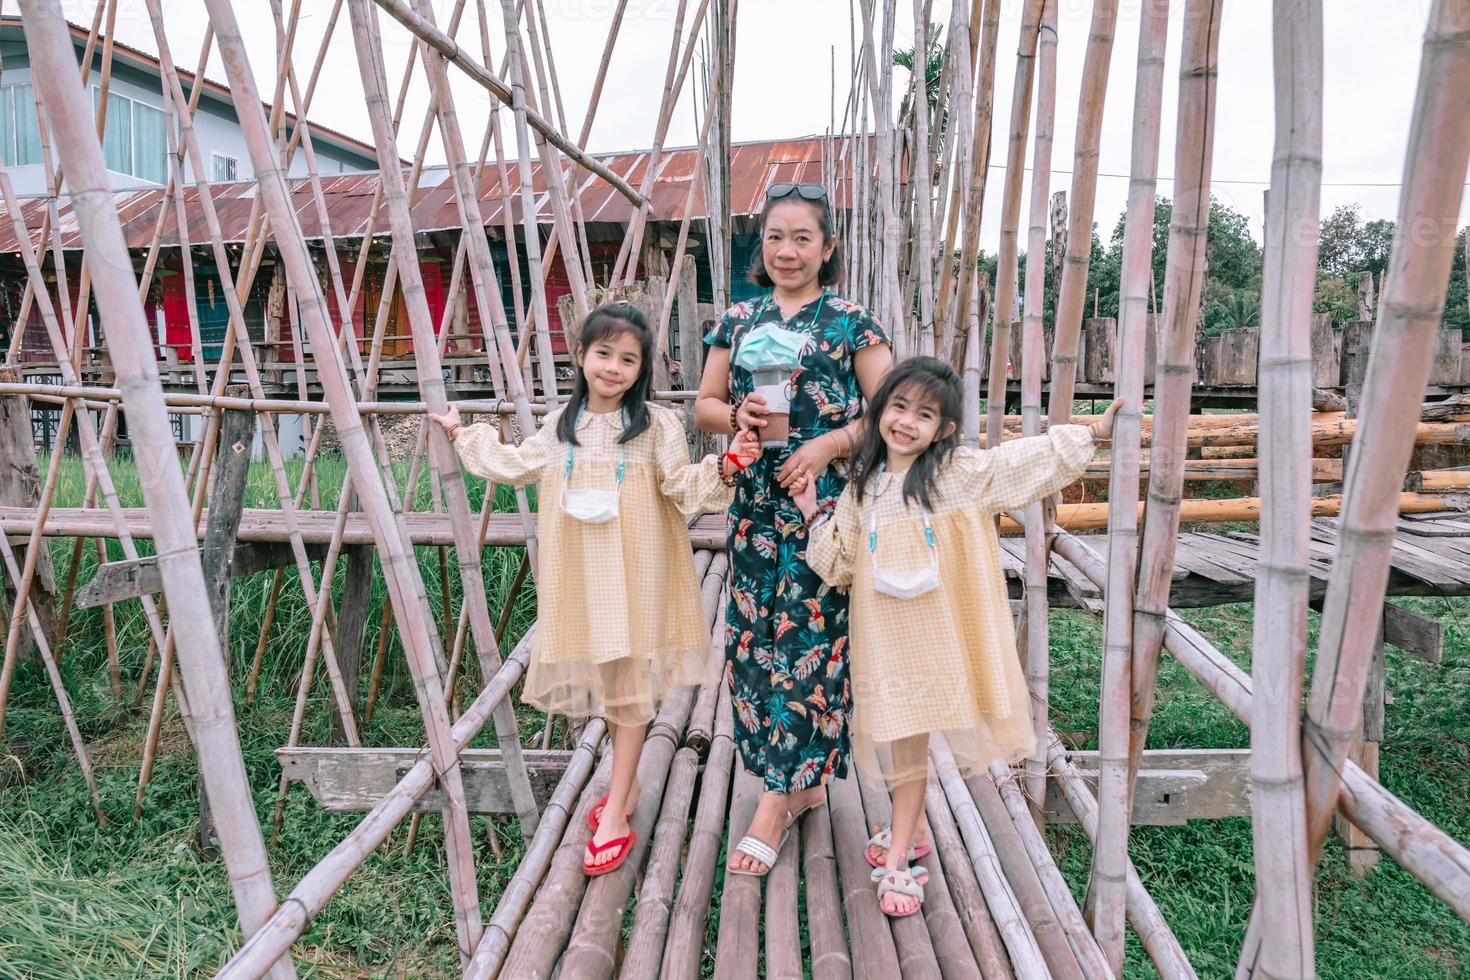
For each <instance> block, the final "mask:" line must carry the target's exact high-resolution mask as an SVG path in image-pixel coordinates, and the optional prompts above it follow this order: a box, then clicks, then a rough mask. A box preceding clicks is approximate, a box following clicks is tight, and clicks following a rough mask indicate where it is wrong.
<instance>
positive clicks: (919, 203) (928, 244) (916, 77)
mask: <svg viewBox="0 0 1470 980" xmlns="http://www.w3.org/2000/svg"><path fill="white" fill-rule="evenodd" d="M932 4H933V0H914V3H913V8H914V60H913V63H912V65H913V70H912V71H911V72H910V73H909V81H910V84H912V86H913V96H914V97H913V103H912V104H913V112H914V128H913V133H914V147H913V151H912V154H911V157H910V161H909V162H910V168H909V170H910V180H911V181H912V182H913V183H912V186H913V192H914V207H913V209H912V212H911V213H912V214H913V215H914V217H915V219H916V220H915V222H914V228H913V232H914V234H913V236H912V241H913V250H912V266H911V268H910V274H911V275H912V276H914V277H916V278H917V279H918V281H919V282H918V294H919V303H918V309H919V324H918V326H919V329H918V337H917V340H918V342H919V346H918V352H919V353H920V354H928V355H929V356H931V357H932V356H934V354H935V353H937V349H936V348H935V346H934V251H935V249H934V242H933V241H932V238H933V235H934V232H933V228H932V225H933V221H934V213H933V203H932V200H933V196H934V194H933V191H932V189H931V188H930V184H931V183H932V178H933V174H934V168H933V164H932V163H931V161H930V160H929V79H928V77H927V76H928V74H929V10H930V7H931V6H932ZM964 7H965V5H964V2H963V0H960V2H958V3H956V4H954V7H953V10H954V11H955V12H958V11H961V10H963V9H964ZM950 39H951V41H953V34H951V38H950ZM943 103H944V93H943V90H942V89H941V91H940V93H939V95H938V97H937V99H936V100H935V104H936V105H943ZM936 122H937V119H936ZM934 128H935V129H936V130H937V129H938V128H939V127H938V125H936V126H935V127H934ZM951 142H952V141H951ZM942 189H943V188H942V187H941V190H942ZM906 237H908V236H906ZM905 295H912V293H911V292H906V293H905ZM894 326H895V327H897V324H894Z"/></svg>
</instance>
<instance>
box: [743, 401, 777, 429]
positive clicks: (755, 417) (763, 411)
mask: <svg viewBox="0 0 1470 980" xmlns="http://www.w3.org/2000/svg"><path fill="white" fill-rule="evenodd" d="M770 414H771V410H770V409H769V408H767V407H766V399H765V398H764V396H762V395H758V394H755V393H754V392H752V393H751V394H749V395H746V396H745V398H744V400H742V401H741V402H740V408H739V409H738V410H736V412H735V424H736V426H737V427H739V428H741V429H764V428H765V427H766V416H767V415H770Z"/></svg>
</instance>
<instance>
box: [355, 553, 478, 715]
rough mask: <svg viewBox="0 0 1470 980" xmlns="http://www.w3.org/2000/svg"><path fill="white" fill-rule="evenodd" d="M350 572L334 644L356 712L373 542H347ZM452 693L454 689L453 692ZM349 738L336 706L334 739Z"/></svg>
mask: <svg viewBox="0 0 1470 980" xmlns="http://www.w3.org/2000/svg"><path fill="white" fill-rule="evenodd" d="M343 550H344V551H345V552H346V555H347V572H346V577H345V578H344V579H343V581H342V605H341V606H340V607H339V608H338V610H337V629H336V631H335V632H334V633H333V634H332V645H333V646H335V647H336V648H337V666H338V668H339V669H340V670H341V671H342V686H343V687H345V688H347V696H348V698H349V699H350V702H351V704H352V710H353V713H354V714H356V713H357V710H358V707H359V704H360V702H359V700H358V697H357V688H358V678H359V677H360V676H361V675H362V641H363V628H364V627H365V626H366V625H367V612H368V601H369V600H370V599H371V598H372V587H373V549H372V548H371V547H370V546H369V545H365V544H354V545H347V546H346V547H345V548H344V549H343ZM450 693H451V695H452V693H453V692H450ZM346 737H347V733H346V729H345V728H344V727H343V723H342V714H341V712H340V711H338V710H337V709H336V707H335V705H334V706H333V711H332V741H333V742H342V741H345V739H346Z"/></svg>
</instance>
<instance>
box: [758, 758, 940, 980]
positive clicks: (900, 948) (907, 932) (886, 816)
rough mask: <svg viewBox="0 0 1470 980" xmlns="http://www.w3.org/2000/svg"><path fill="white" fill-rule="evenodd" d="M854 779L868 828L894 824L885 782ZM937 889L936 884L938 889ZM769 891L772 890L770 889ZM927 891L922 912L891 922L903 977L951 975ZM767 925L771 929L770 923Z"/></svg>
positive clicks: (890, 801) (890, 800)
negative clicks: (940, 952)
mask: <svg viewBox="0 0 1470 980" xmlns="http://www.w3.org/2000/svg"><path fill="white" fill-rule="evenodd" d="M853 782H854V783H856V784H857V789H858V796H859V801H860V803H861V805H862V811H863V814H864V816H865V817H866V818H867V820H866V825H867V826H868V827H891V826H893V801H892V799H891V798H890V797H889V795H888V793H887V791H886V790H885V789H884V788H883V786H882V784H881V782H879V781H878V780H874V779H866V778H864V777H863V774H861V773H859V774H858V777H857V778H856V779H854V780H853ZM927 863H928V864H932V863H936V862H927ZM926 867H927V864H926ZM931 882H932V876H931ZM937 890H938V887H937V885H936V886H935V888H934V891H937ZM767 891H768V892H769V888H768V889H767ZM924 894H925V898H926V901H925V903H924V905H923V907H922V908H921V909H920V914H916V915H911V916H905V917H903V918H896V919H890V920H889V922H888V928H889V931H890V932H891V933H892V934H893V945H894V951H895V952H896V953H897V954H898V975H899V976H902V977H924V978H927V977H943V976H948V975H949V974H947V973H941V972H940V965H939V960H938V957H937V955H936V952H935V949H934V943H933V941H932V940H931V939H930V937H929V927H928V925H926V921H927V920H928V917H929V915H930V914H931V913H932V912H933V911H934V909H933V908H932V907H931V906H929V904H928V903H927V898H928V896H929V895H930V894H931V889H930V883H925V885H924ZM768 900H769V899H768ZM767 928H768V929H769V925H768V927H767ZM962 945H963V944H962ZM965 954H966V955H968V954H969V950H968V948H967V949H965Z"/></svg>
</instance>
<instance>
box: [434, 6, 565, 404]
mask: <svg viewBox="0 0 1470 980" xmlns="http://www.w3.org/2000/svg"><path fill="white" fill-rule="evenodd" d="M418 2H419V3H420V4H421V5H422V0H418ZM500 7H501V10H502V12H503V15H504V20H505V41H506V58H507V60H508V61H509V63H510V79H511V108H512V109H513V111H514V113H515V121H516V149H517V152H518V153H519V160H518V165H519V169H518V179H519V184H520V192H521V221H522V226H523V231H522V237H523V240H524V242H525V246H526V262H527V264H528V265H529V266H530V273H531V315H532V316H534V317H535V318H536V353H537V354H538V355H539V358H540V363H541V384H542V387H543V389H544V391H545V395H546V399H547V401H549V402H551V403H552V404H553V405H554V404H556V401H557V391H556V365H555V363H554V360H553V353H552V350H551V328H550V322H551V321H550V319H549V317H548V314H547V310H546V274H545V271H544V270H543V268H542V264H541V232H540V230H539V228H538V225H537V220H536V219H537V207H536V195H535V193H534V190H533V188H532V184H531V181H532V172H531V137H530V132H529V129H528V127H527V125H526V111H527V104H526V82H525V74H526V69H525V65H524V63H523V59H522V57H521V43H520V28H519V26H518V25H517V23H516V17H515V4H514V2H513V0H501V2H500ZM527 14H530V9H529V8H527ZM446 78H447V76H446ZM448 98H449V94H448V92H447V91H441V102H440V105H441V106H443V105H444V101H443V100H446V99H448ZM542 172H543V173H544V174H545V175H546V183H547V186H548V187H549V188H551V189H552V195H553V197H554V198H557V199H559V198H560V188H561V168H560V166H559V165H558V166H557V167H555V168H553V167H549V166H546V165H545V158H544V157H543V166H542ZM557 227H558V229H559V235H560V237H564V238H566V239H567V246H566V249H565V251H566V255H565V256H563V257H562V266H563V267H564V268H565V269H566V270H567V278H568V279H569V280H570V282H571V285H572V296H573V302H574V303H576V304H577V310H578V315H579V316H580V317H586V315H587V310H586V305H587V300H586V295H587V286H586V284H585V283H584V282H582V281H581V280H582V270H581V266H580V264H579V260H578V258H577V249H576V241H575V239H573V238H572V237H571V236H569V235H564V234H561V232H560V229H561V228H562V225H561V223H560V222H559V223H558V225H557ZM483 309H484V307H483V306H482V307H481V310H482V311H483ZM522 335H523V337H524V336H527V331H526V330H525V329H524V328H523V329H522Z"/></svg>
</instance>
